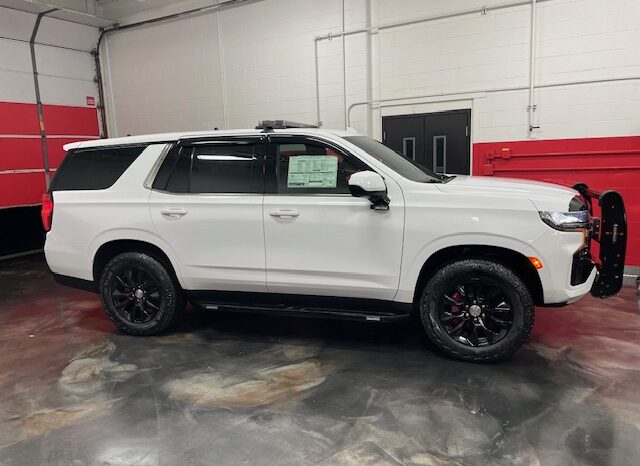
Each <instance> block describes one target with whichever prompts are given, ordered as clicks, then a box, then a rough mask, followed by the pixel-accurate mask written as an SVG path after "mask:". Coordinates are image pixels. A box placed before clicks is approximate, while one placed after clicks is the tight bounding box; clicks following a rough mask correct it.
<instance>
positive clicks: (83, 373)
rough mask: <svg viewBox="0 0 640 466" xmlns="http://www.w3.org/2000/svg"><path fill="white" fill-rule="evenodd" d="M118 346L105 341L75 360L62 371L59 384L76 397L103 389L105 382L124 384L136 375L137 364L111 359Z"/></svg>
mask: <svg viewBox="0 0 640 466" xmlns="http://www.w3.org/2000/svg"><path fill="white" fill-rule="evenodd" d="M115 349H116V345H115V344H114V343H113V342H111V341H105V342H103V343H101V344H99V345H96V346H94V347H91V348H89V349H88V350H87V351H85V352H83V353H81V354H80V355H78V356H77V357H76V358H74V359H73V360H72V361H71V362H69V364H68V365H67V366H66V367H65V368H64V369H63V370H62V374H61V375H60V379H59V381H58V384H59V385H60V387H61V388H62V389H63V390H65V391H67V392H71V393H73V394H76V395H89V394H93V393H96V392H99V391H100V390H102V389H103V387H104V384H105V382H107V381H108V382H124V381H125V380H128V379H129V378H131V377H132V376H133V375H135V372H136V370H137V369H138V367H137V366H136V365H135V364H121V363H118V362H115V361H112V360H111V359H110V356H111V354H112V353H113V352H114V351H115Z"/></svg>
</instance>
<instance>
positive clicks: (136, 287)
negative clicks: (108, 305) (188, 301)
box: [109, 268, 162, 324]
mask: <svg viewBox="0 0 640 466" xmlns="http://www.w3.org/2000/svg"><path fill="white" fill-rule="evenodd" d="M109 286H110V291H111V298H112V299H113V305H114V308H115V311H116V312H117V313H118V315H119V316H120V317H121V318H122V319H124V320H127V321H129V322H131V323H133V324H144V323H147V322H150V321H151V320H153V319H154V318H155V317H156V315H157V314H158V312H159V311H160V306H161V305H162V302H161V298H162V296H161V294H160V288H159V286H158V284H157V283H156V281H155V280H154V278H153V277H152V276H151V275H150V274H148V273H146V272H145V271H144V270H142V269H140V268H128V269H125V270H123V271H120V272H118V273H114V274H112V276H111V280H110V284H109Z"/></svg>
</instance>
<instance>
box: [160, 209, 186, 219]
mask: <svg viewBox="0 0 640 466" xmlns="http://www.w3.org/2000/svg"><path fill="white" fill-rule="evenodd" d="M187 212H188V210H187V209H180V208H169V209H162V210H161V211H160V214H161V215H163V216H165V217H170V218H180V217H183V216H185V215H187Z"/></svg>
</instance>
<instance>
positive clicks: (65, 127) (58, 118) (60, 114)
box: [42, 105, 99, 136]
mask: <svg viewBox="0 0 640 466" xmlns="http://www.w3.org/2000/svg"><path fill="white" fill-rule="evenodd" d="M42 114H43V116H44V125H45V128H46V130H47V135H49V134H59V135H71V136H79V135H82V136H98V135H99V130H98V111H97V109H96V108H95V107H68V106H64V105H43V106H42Z"/></svg>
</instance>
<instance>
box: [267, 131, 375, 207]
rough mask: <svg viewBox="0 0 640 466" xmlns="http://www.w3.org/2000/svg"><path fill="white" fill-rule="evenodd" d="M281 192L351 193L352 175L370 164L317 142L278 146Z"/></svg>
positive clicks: (302, 141) (278, 183)
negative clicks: (350, 178)
mask: <svg viewBox="0 0 640 466" xmlns="http://www.w3.org/2000/svg"><path fill="white" fill-rule="evenodd" d="M275 147H276V177H277V185H278V193H281V194H349V177H350V176H351V175H352V174H353V173H356V172H359V171H362V170H367V169H368V167H367V166H366V165H365V164H364V162H361V161H360V160H359V159H357V158H355V157H352V156H348V155H346V154H343V153H341V152H338V151H337V150H336V149H333V148H332V147H330V146H328V145H325V144H323V143H321V142H316V141H313V142H311V141H305V140H300V141H290V142H282V143H278V144H276V145H275Z"/></svg>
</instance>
